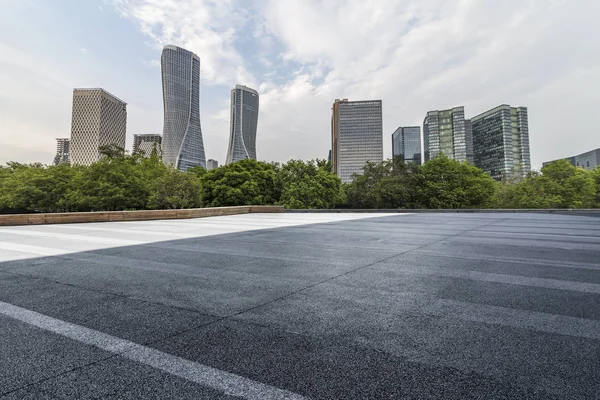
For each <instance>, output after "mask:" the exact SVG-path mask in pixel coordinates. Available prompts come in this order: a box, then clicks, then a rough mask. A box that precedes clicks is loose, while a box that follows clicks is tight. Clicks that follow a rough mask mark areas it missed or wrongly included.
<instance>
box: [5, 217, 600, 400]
mask: <svg viewBox="0 0 600 400" xmlns="http://www.w3.org/2000/svg"><path fill="white" fill-rule="evenodd" d="M257 229H260V230H257ZM0 398H2V399H23V398H25V399H55V398H59V399H64V398H76V399H86V398H119V399H146V398H154V399H165V398H183V399H188V398H189V399H198V398H209V399H211V398H214V399H225V398H248V399H266V398H272V399H276V398H290V399H303V398H315V399H333V398H343V399H382V398H388V399H392V398H393V399H396V398H407V399H412V398H414V399H468V398H472V399H552V398H555V399H600V218H598V219H597V218H591V217H574V216H564V215H544V214H530V215H528V214H451V215H450V214H418V215H416V214H415V215H375V216H374V215H368V214H360V215H353V214H319V215H313V214H310V215H308V214H281V215H257V214H253V215H240V216H231V217H216V218H209V219H199V220H185V221H152V222H117V223H102V224H85V225H83V224H81V225H57V226H31V227H11V228H0Z"/></svg>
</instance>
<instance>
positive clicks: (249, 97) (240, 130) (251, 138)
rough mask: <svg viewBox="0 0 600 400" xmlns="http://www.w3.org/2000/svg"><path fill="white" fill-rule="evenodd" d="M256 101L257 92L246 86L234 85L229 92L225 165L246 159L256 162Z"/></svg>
mask: <svg viewBox="0 0 600 400" xmlns="http://www.w3.org/2000/svg"><path fill="white" fill-rule="evenodd" d="M258 100H259V99H258V92H257V91H256V90H254V89H251V88H249V87H247V86H243V85H236V86H235V88H233V89H232V90H231V121H230V131H229V148H228V149H227V159H226V161H225V164H230V163H232V162H236V161H240V160H244V159H246V158H249V159H251V160H256V129H257V126H258V105H259V104H258V103H259V101H258Z"/></svg>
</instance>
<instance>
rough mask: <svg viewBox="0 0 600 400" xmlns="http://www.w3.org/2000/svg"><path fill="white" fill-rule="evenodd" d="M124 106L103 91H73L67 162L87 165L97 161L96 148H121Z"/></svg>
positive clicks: (124, 130)
mask: <svg viewBox="0 0 600 400" xmlns="http://www.w3.org/2000/svg"><path fill="white" fill-rule="evenodd" d="M126 129H127V103H125V102H123V101H122V100H120V99H119V98H117V97H115V96H113V95H112V94H110V93H108V92H107V91H105V90H104V89H74V90H73V116H72V122H71V141H70V151H71V162H72V163H73V164H81V165H90V164H91V163H93V162H95V161H98V160H99V159H100V152H99V151H98V148H99V147H100V146H105V145H111V144H113V145H117V146H119V147H122V148H125V135H126Z"/></svg>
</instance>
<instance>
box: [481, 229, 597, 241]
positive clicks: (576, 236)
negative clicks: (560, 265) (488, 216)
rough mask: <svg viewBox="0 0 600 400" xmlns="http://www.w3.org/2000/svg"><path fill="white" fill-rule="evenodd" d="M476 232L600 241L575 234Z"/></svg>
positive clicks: (595, 237) (594, 237)
mask: <svg viewBox="0 0 600 400" xmlns="http://www.w3.org/2000/svg"><path fill="white" fill-rule="evenodd" d="M478 232H482V233H487V234H492V235H514V236H552V237H562V238H564V237H565V236H566V237H569V238H574V239H596V240H598V241H600V236H584V235H578V234H575V233H563V234H561V235H559V234H553V233H525V232H497V231H484V230H479V231H478Z"/></svg>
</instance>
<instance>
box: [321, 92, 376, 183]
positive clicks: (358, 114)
mask: <svg viewBox="0 0 600 400" xmlns="http://www.w3.org/2000/svg"><path fill="white" fill-rule="evenodd" d="M331 149H332V152H331V167H332V171H334V172H335V173H336V174H337V175H338V176H339V177H340V179H341V180H342V182H344V183H345V182H352V176H353V175H354V174H361V173H362V172H363V167H364V166H365V164H366V163H367V161H372V162H377V163H379V162H382V161H383V121H382V110H381V100H366V101H348V99H344V100H339V99H336V100H335V103H333V107H332V116H331Z"/></svg>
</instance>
